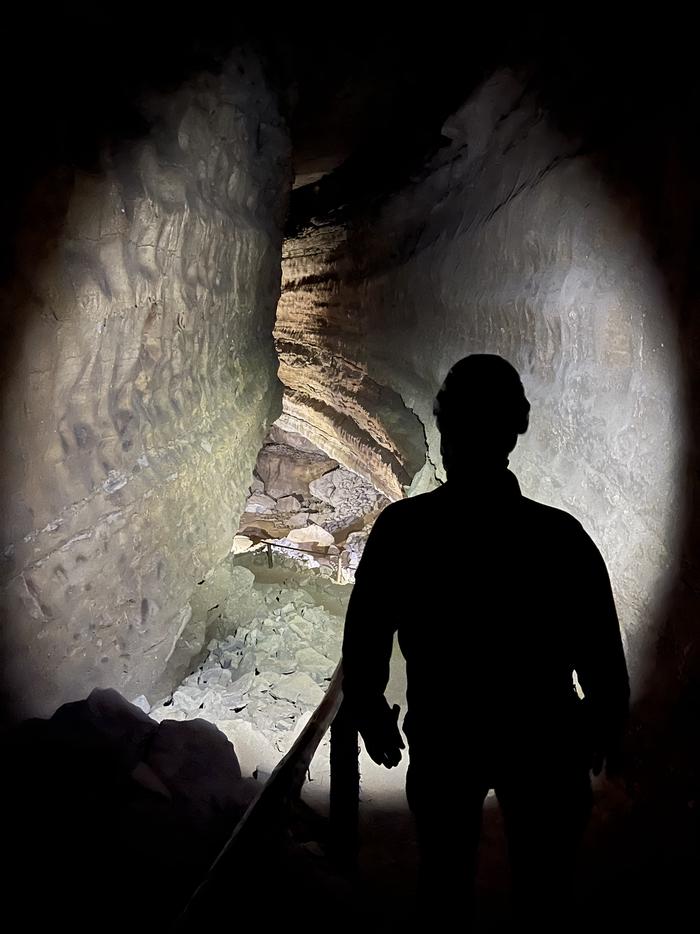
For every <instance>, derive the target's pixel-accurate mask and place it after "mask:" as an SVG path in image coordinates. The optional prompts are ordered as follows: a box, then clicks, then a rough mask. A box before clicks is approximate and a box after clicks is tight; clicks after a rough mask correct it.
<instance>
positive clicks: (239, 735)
mask: <svg viewBox="0 0 700 934" xmlns="http://www.w3.org/2000/svg"><path fill="white" fill-rule="evenodd" d="M320 531H321V532H323V531H324V530H322V529H321V530H320ZM325 534H326V535H328V534H329V533H325ZM276 560H277V559H276ZM281 560H282V561H284V562H285V567H289V568H290V569H294V573H291V574H289V575H288V576H286V577H285V580H284V584H283V585H281V584H279V583H265V582H264V581H263V580H262V579H260V580H258V579H254V576H253V573H252V571H251V570H250V569H249V568H247V567H243V566H234V568H233V570H234V571H235V572H236V574H233V575H232V578H233V579H236V578H240V577H241V572H246V574H247V575H248V576H246V577H245V581H246V583H247V582H249V581H250V579H251V578H253V583H252V584H251V586H250V588H249V590H248V592H247V595H248V601H247V603H246V609H245V612H242V610H241V607H240V605H236V606H234V601H233V600H232V599H229V600H224V601H222V607H225V608H227V609H226V610H225V611H223V610H222V608H221V607H220V608H219V612H221V614H222V615H220V616H219V617H218V618H217V619H216V620H215V622H214V626H213V632H214V633H215V638H212V639H211V640H210V642H209V644H208V646H207V652H206V656H205V658H204V659H203V660H202V661H201V662H200V664H199V665H198V667H197V668H196V670H195V671H193V672H192V673H191V674H190V675H189V676H188V677H186V678H185V679H184V680H183V682H182V683H181V684H180V685H179V686H178V688H177V689H176V690H175V691H173V692H172V694H171V695H170V696H169V697H168V698H167V699H166V700H164V701H163V702H161V703H159V704H157V705H156V706H155V707H154V708H153V709H152V710H151V717H152V718H153V719H154V720H156V721H158V722H161V723H162V722H164V721H166V720H171V721H180V722H183V723H184V722H189V721H191V720H194V719H198V720H199V719H201V720H206V721H208V722H209V723H212V724H214V725H215V726H216V727H217V728H218V729H219V730H220V731H221V732H222V733H223V734H224V735H225V736H226V737H228V739H230V740H231V741H232V742H233V744H234V747H235V749H236V752H237V754H238V758H239V761H240V763H241V768H242V771H243V774H244V775H252V774H253V773H254V772H255V771H256V770H258V771H260V770H262V771H264V772H270V771H271V770H272V769H273V768H274V767H275V765H276V764H277V762H278V761H279V759H280V756H281V755H282V754H284V753H285V752H287V750H288V749H289V748H290V747H291V745H292V743H293V742H294V739H295V737H296V736H297V735H298V731H299V729H300V728H301V727H300V725H301V724H302V723H303V722H304V719H305V718H306V717H308V716H310V715H311V713H312V712H313V711H314V710H315V708H316V707H317V706H318V704H319V703H320V702H321V700H322V699H323V695H324V691H325V689H326V687H327V686H328V682H329V680H330V678H331V676H332V675H333V672H334V670H335V667H336V665H337V663H338V660H339V658H340V652H341V641H342V630H343V620H344V609H345V606H346V605H347V600H348V597H349V593H348V591H347V589H345V588H343V587H338V586H337V585H334V584H332V583H331V582H329V581H326V580H324V579H323V578H322V577H321V576H320V575H319V574H318V573H308V572H305V571H304V569H303V567H301V566H300V565H299V563H298V562H296V561H294V560H292V559H289V558H283V559H281ZM251 565H252V567H256V566H257V567H258V568H260V571H261V574H260V576H261V578H262V576H263V575H262V572H263V571H265V570H267V568H266V563H265V559H264V558H262V559H261V561H260V563H259V564H257V565H256V562H255V559H253V560H252V561H251ZM275 570H276V571H277V570H278V568H276V569H275ZM239 593H240V590H239ZM224 612H228V614H229V616H228V617H227V616H226V615H224ZM210 622H211V621H210Z"/></svg>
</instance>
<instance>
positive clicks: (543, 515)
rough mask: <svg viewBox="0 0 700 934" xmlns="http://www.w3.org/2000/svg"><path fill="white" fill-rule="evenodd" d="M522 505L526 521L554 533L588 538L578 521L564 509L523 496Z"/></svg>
mask: <svg viewBox="0 0 700 934" xmlns="http://www.w3.org/2000/svg"><path fill="white" fill-rule="evenodd" d="M522 505H523V509H524V510H525V512H526V514H527V517H528V519H529V520H531V521H533V522H536V523H537V524H538V525H541V526H543V527H546V528H550V529H551V530H552V531H553V532H554V531H556V532H559V533H560V534H568V535H571V536H576V537H579V536H582V535H583V536H586V537H588V535H587V532H586V531H585V529H584V528H583V526H582V525H581V523H580V522H579V520H578V519H577V518H576V517H575V516H572V515H571V513H570V512H567V511H566V510H565V509H558V508H557V507H556V506H549V505H547V503H540V502H539V501H538V500H536V499H530V498H529V497H527V496H523V498H522Z"/></svg>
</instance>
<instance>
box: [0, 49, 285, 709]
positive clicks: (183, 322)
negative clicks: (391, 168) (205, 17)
mask: <svg viewBox="0 0 700 934" xmlns="http://www.w3.org/2000/svg"><path fill="white" fill-rule="evenodd" d="M140 107H141V114H142V117H143V118H144V119H145V120H146V121H147V123H148V125H149V126H150V129H149V130H148V132H147V133H145V135H142V136H141V137H140V138H138V139H134V140H131V141H130V142H128V143H123V144H122V145H116V146H114V145H110V146H105V147H104V149H103V151H102V153H101V156H100V160H99V165H97V166H96V167H95V168H94V169H83V170H78V169H76V168H75V167H71V166H65V165H64V166H61V167H60V168H57V169H55V171H52V172H50V173H48V174H46V175H45V176H44V177H43V178H42V179H41V180H40V181H37V183H36V185H35V186H34V190H33V192H32V195H31V197H30V200H29V202H28V204H27V205H26V207H25V211H24V217H25V223H24V227H23V229H22V230H21V231H20V232H19V235H18V239H17V242H18V243H19V250H18V261H17V268H16V270H15V274H14V276H13V278H12V279H11V281H10V282H9V284H8V286H7V288H6V289H5V292H4V295H3V306H4V312H3V315H4V322H3V323H4V324H5V325H9V327H8V328H7V330H8V332H9V333H11V335H12V336H11V339H10V340H9V341H8V343H6V346H5V351H6V352H5V354H4V357H5V359H4V361H3V370H4V377H3V386H2V390H3V392H2V436H3V437H4V438H5V440H6V443H5V445H4V453H3V472H2V492H1V494H0V503H1V508H2V525H3V542H2V548H1V549H0V552H1V554H2V577H3V579H2V598H1V600H2V611H3V657H4V662H5V671H4V678H3V683H4V685H5V687H6V688H7V690H8V691H9V695H10V700H11V701H12V702H13V704H14V707H15V708H16V709H18V710H19V712H22V713H26V712H46V711H47V710H50V709H51V708H52V707H53V706H55V705H56V704H57V703H59V702H61V701H65V700H69V699H73V698H76V697H80V696H84V695H85V693H86V691H88V690H89V689H90V688H92V687H95V686H111V687H117V688H118V689H120V690H121V691H123V692H124V693H125V694H126V695H127V696H134V695H137V694H139V693H142V692H148V690H149V688H150V687H151V686H152V685H153V683H154V682H155V681H156V680H157V679H158V678H159V677H160V676H161V675H162V673H163V671H164V669H165V668H166V665H167V661H168V658H169V656H170V654H171V652H172V650H173V647H174V643H175V641H176V639H177V636H178V634H179V633H180V631H181V630H182V628H183V626H185V625H186V623H187V621H188V618H189V615H190V608H189V604H188V599H189V597H190V594H191V593H192V591H193V590H194V589H195V588H196V586H197V582H198V581H200V580H201V579H202V578H204V576H205V574H207V572H209V571H210V570H211V569H212V568H213V567H214V566H216V564H217V563H218V562H219V561H221V560H222V559H223V558H224V557H225V556H226V555H227V554H228V553H229V551H230V548H231V545H232V540H233V536H234V534H235V531H236V527H237V523H238V519H239V516H240V513H241V512H242V509H243V504H244V500H245V496H246V493H247V488H248V485H249V483H250V480H251V477H252V470H253V466H254V464H255V459H256V456H257V453H258V450H259V448H260V446H261V444H262V441H263V438H264V436H265V433H266V431H267V426H268V425H269V424H270V423H271V422H272V421H273V420H274V419H275V418H276V417H277V415H278V414H279V412H280V406H281V399H280V389H279V383H278V381H277V377H276V368H277V362H276V357H275V352H274V346H273V342H272V327H273V322H274V316H275V308H276V303H277V299H278V296H279V288H280V251H281V242H282V234H281V229H282V225H283V223H284V217H285V214H286V203H287V193H288V190H289V188H290V185H291V170H290V152H289V143H288V135H287V130H286V126H285V124H284V121H283V120H282V118H281V116H280V113H279V112H278V107H277V103H276V98H275V96H274V94H273V93H272V92H271V90H270V89H269V88H268V86H267V84H266V80H265V77H264V75H263V72H262V69H261V66H260V63H259V62H258V60H257V59H256V58H255V57H253V56H252V55H250V54H247V53H245V52H237V53H235V54H234V55H233V56H232V57H231V58H230V59H229V60H228V61H227V63H226V64H225V65H224V66H223V67H222V68H221V69H220V70H219V71H217V73H207V72H201V73H199V74H198V75H197V76H195V77H191V78H190V79H188V80H187V81H186V82H184V83H182V84H180V86H179V88H178V89H177V90H175V91H173V92H171V93H163V94H156V93H151V94H149V95H147V96H145V97H144V98H143V100H142V102H141V104H140ZM37 218H40V221H37V220H36V219H37Z"/></svg>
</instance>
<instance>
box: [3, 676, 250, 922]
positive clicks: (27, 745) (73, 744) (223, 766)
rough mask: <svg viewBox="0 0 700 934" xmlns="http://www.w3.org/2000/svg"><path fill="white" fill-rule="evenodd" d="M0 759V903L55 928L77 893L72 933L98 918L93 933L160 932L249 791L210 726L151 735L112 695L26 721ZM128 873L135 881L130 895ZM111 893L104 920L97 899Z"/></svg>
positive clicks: (168, 726) (159, 728)
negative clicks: (3, 810)
mask: <svg viewBox="0 0 700 934" xmlns="http://www.w3.org/2000/svg"><path fill="white" fill-rule="evenodd" d="M139 700H140V701H141V702H142V701H143V698H139ZM3 753H4V760H5V762H6V763H7V764H8V766H11V767H8V768H5V769H3V770H2V773H1V774H0V782H1V783H2V792H3V800H5V801H6V802H10V803H11V807H10V808H9V809H8V811H7V814H6V818H5V821H4V823H3V831H4V842H5V844H6V845H7V846H8V847H10V851H11V852H12V854H13V859H12V860H10V865H8V866H7V867H6V870H5V878H4V881H5V883H6V888H5V890H4V891H5V893H6V894H7V895H8V896H9V894H10V892H11V893H12V895H13V896H15V895H16V896H17V901H18V908H19V910H21V911H28V912H30V915H31V918H32V919H34V918H35V917H36V916H37V912H39V913H41V911H43V910H44V906H45V904H47V907H46V911H47V914H48V915H49V917H48V918H47V919H46V920H47V921H50V920H51V919H55V917H59V916H60V917H63V916H62V914H61V911H62V909H63V906H64V904H66V893H67V892H72V891H75V892H76V893H77V894H76V897H75V898H74V899H71V898H69V899H68V901H67V904H68V905H69V906H70V921H69V923H68V924H67V929H70V930H72V931H77V930H79V931H83V930H86V931H87V930H94V925H95V918H96V917H99V918H100V919H101V920H100V924H99V927H100V929H101V930H110V931H112V930H119V931H123V930H136V931H142V930H153V931H160V930H166V929H167V930H169V929H170V927H171V921H172V918H173V917H174V916H175V915H176V914H177V912H178V910H179V909H180V908H181V907H182V905H183V900H184V899H186V898H187V897H188V896H189V894H190V893H191V892H192V891H193V889H194V887H195V886H196V884H197V883H198V882H199V881H200V880H201V878H202V876H203V874H204V873H205V872H206V870H207V869H208V867H209V866H210V865H211V862H212V861H213V859H214V858H215V857H216V855H217V853H218V852H219V850H220V848H221V846H222V845H223V843H224V842H225V840H226V838H227V837H228V835H229V834H230V833H231V830H232V829H233V827H234V826H235V824H236V823H237V821H238V820H239V819H240V817H241V816H242V814H243V812H244V810H245V808H246V807H247V806H248V804H249V803H250V801H251V799H252V796H253V795H254V794H255V793H256V792H257V790H258V789H259V785H258V784H257V783H256V782H254V781H252V780H250V779H244V778H242V776H241V769H240V766H239V763H238V759H237V756H236V753H235V751H234V747H233V746H232V744H231V741H230V738H228V737H227V736H226V735H225V734H224V733H222V732H221V731H220V730H218V729H217V728H216V727H215V726H214V725H213V724H212V723H211V722H205V721H204V720H202V719H199V718H196V715H195V716H194V717H193V718H192V719H188V721H187V722H183V723H177V722H174V721H164V722H162V723H160V724H159V723H158V722H156V721H155V720H153V719H151V718H149V717H148V716H146V714H145V713H144V712H143V710H142V709H140V707H139V706H137V705H134V704H130V703H128V702H127V700H126V699H125V698H124V697H122V696H121V695H120V694H119V693H118V692H117V691H114V690H94V691H92V693H91V694H90V695H89V696H88V697H87V698H86V699H85V700H81V701H77V702H73V703H70V704H65V705H63V706H62V707H60V708H59V709H58V710H57V711H56V712H55V713H54V714H53V716H52V717H51V718H50V719H46V720H40V719H33V720H28V721H25V722H24V723H23V724H21V725H20V726H19V727H17V728H15V729H14V730H13V731H11V732H9V733H6V734H5V735H4V736H3ZM28 867H31V871H29V870H28ZM135 867H138V871H139V872H142V873H143V874H144V878H143V880H142V881H141V882H139V883H138V884H130V883H129V881H128V880H129V879H130V878H131V877H132V875H133V872H135V871H137V869H135ZM37 878H40V879H41V891H40V895H41V905H40V906H35V905H34V902H35V901H36V898H37V888H36V885H37ZM115 886H116V887H117V889H115V891H118V896H119V897H118V898H116V899H115V905H114V906H110V913H109V916H108V917H107V916H105V891H106V888H105V887H107V888H110V889H114V887H115ZM20 896H21V897H20ZM93 901H94V903H95V904H94V905H93V904H92V903H93ZM78 906H79V908H80V918H78V917H76V916H75V913H76V907H78ZM144 911H147V912H151V911H152V912H153V913H154V917H151V916H150V914H149V915H147V916H145V915H144ZM114 913H117V915H118V918H119V923H117V922H116V920H115V916H114ZM122 913H123V914H122ZM171 913H172V915H171ZM127 916H128V917H127ZM41 917H42V919H43V915H42V916H41ZM149 918H150V920H151V924H150V925H146V926H145V927H144V925H143V922H145V921H146V920H148V919H149ZM81 919H89V921H90V923H89V925H86V926H83V925H82V924H80V923H79V921H80V920H81ZM66 920H67V919H66ZM113 922H114V926H112V925H113ZM33 926H34V925H33V923H31V924H30V927H32V928H33ZM42 926H43V925H42Z"/></svg>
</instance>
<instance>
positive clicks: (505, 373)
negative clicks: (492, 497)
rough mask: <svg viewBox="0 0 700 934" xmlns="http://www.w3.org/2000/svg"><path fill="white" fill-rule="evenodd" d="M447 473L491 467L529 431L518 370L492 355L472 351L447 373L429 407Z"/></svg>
mask: <svg viewBox="0 0 700 934" xmlns="http://www.w3.org/2000/svg"><path fill="white" fill-rule="evenodd" d="M433 412H434V414H435V417H436V419H437V426H438V431H439V432H440V451H441V454H442V460H443V464H444V466H445V470H446V471H447V473H448V475H449V473H450V471H452V472H460V471H474V470H495V469H498V468H500V467H504V466H505V465H507V463H508V455H509V454H510V452H511V451H512V450H513V448H514V447H515V443H516V441H517V438H518V435H522V434H524V433H525V432H526V431H527V426H528V417H529V413H530V403H529V402H528V401H527V398H526V396H525V390H524V389H523V385H522V383H521V382H520V376H519V375H518V372H517V370H516V369H515V368H514V367H513V366H511V364H510V363H508V361H507V360H504V359H503V357H499V356H496V355H495V354H471V355H470V356H468V357H463V358H462V359H461V360H458V361H457V363H455V365H454V366H453V367H452V369H451V370H450V372H449V373H448V374H447V376H446V377H445V381H444V382H443V384H442V386H441V387H440V391H439V392H438V394H437V397H436V399H435V406H434V409H433Z"/></svg>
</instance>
